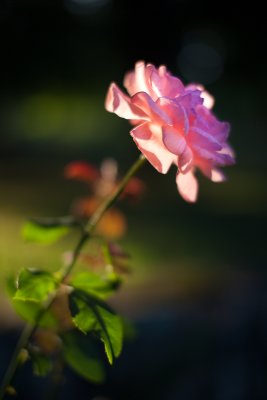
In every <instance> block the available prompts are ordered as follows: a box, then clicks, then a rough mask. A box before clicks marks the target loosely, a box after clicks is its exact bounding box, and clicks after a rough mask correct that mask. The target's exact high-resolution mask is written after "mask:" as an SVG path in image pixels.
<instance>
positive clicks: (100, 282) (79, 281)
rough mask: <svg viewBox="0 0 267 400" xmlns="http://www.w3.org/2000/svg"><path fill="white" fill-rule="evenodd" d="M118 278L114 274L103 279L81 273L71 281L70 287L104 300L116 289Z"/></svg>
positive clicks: (92, 274) (91, 273) (90, 273)
mask: <svg viewBox="0 0 267 400" xmlns="http://www.w3.org/2000/svg"><path fill="white" fill-rule="evenodd" d="M120 282H121V281H120V278H119V277H117V276H116V275H115V274H112V275H109V276H107V277H103V276H100V275H97V274H94V273H93V272H88V271H87V272H82V273H80V274H78V275H76V276H75V277H74V278H73V279H72V280H71V285H72V286H73V287H74V288H75V289H78V290H81V291H83V292H85V293H87V294H89V295H92V296H96V297H98V298H101V299H106V298H107V297H109V296H110V295H111V294H112V293H114V291H115V290H116V289H117V288H118V286H119V284H120Z"/></svg>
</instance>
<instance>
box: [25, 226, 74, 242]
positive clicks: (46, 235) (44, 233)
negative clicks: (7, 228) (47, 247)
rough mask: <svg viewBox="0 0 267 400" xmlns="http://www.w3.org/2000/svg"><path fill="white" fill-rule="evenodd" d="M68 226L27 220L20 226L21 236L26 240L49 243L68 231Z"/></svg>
mask: <svg viewBox="0 0 267 400" xmlns="http://www.w3.org/2000/svg"><path fill="white" fill-rule="evenodd" d="M69 230H70V229H69V227H67V226H61V225H48V224H43V223H42V224H41V223H38V222H36V221H27V222H26V223H25V224H24V226H23V228H22V236H23V238H24V240H26V241H28V242H37V243H42V244H51V243H54V242H56V241H57V240H58V239H60V238H61V237H62V236H65V235H66V234H67V233H68V232H69Z"/></svg>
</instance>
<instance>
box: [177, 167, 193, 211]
mask: <svg viewBox="0 0 267 400" xmlns="http://www.w3.org/2000/svg"><path fill="white" fill-rule="evenodd" d="M176 183H177V187H178V191H179V193H180V195H181V196H182V197H183V198H184V199H185V200H186V201H188V202H190V203H194V202H195V201H196V199H197V194H198V182H197V180H196V178H195V176H194V174H193V172H192V171H189V172H187V174H182V173H179V172H178V174H177V175H176Z"/></svg>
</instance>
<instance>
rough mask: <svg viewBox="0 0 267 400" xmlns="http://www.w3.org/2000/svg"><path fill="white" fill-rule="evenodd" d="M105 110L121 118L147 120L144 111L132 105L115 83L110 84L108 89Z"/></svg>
mask: <svg viewBox="0 0 267 400" xmlns="http://www.w3.org/2000/svg"><path fill="white" fill-rule="evenodd" d="M105 108H106V110H107V111H109V112H114V113H115V114H117V115H118V116H119V117H122V118H126V119H138V120H147V119H148V116H147V115H146V114H145V113H144V111H142V110H140V109H139V108H138V107H137V106H136V105H134V104H132V102H131V99H130V98H129V97H128V96H126V95H125V94H124V93H123V92H122V91H121V90H120V89H119V88H118V86H117V85H116V84H115V83H112V84H111V85H110V87H109V89H108V93H107V97H106V101H105Z"/></svg>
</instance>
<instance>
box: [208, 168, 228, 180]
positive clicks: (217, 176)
mask: <svg viewBox="0 0 267 400" xmlns="http://www.w3.org/2000/svg"><path fill="white" fill-rule="evenodd" d="M211 180H212V182H224V181H225V180H226V176H225V175H224V173H223V172H222V171H220V170H219V169H217V168H213V169H212V170H211Z"/></svg>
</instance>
